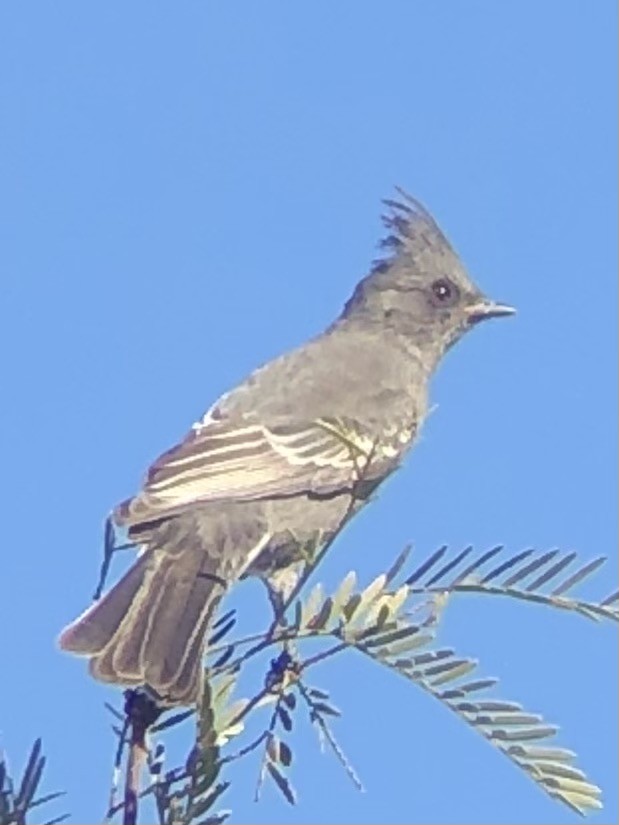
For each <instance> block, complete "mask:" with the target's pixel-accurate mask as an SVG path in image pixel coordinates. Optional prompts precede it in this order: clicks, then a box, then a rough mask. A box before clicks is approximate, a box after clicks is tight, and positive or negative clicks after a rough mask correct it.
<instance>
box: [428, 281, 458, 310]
mask: <svg viewBox="0 0 619 825" xmlns="http://www.w3.org/2000/svg"><path fill="white" fill-rule="evenodd" d="M458 294H459V293H458V287H457V286H456V285H455V284H453V283H452V282H451V281H448V280H447V278H439V279H438V281H434V283H433V284H432V297H433V298H434V303H436V304H437V305H440V306H443V307H445V306H452V305H453V304H455V302H456V301H457V300H458Z"/></svg>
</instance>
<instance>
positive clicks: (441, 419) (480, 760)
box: [0, 0, 618, 823]
mask: <svg viewBox="0 0 619 825" xmlns="http://www.w3.org/2000/svg"><path fill="white" fill-rule="evenodd" d="M615 5H616V4H615V3H613V2H611V1H610V0H597V1H596V2H589V3H586V2H583V1H582V0H578V1H576V0H554V2H553V1H551V0H546V2H543V3H540V2H533V0H528V2H524V0H519V2H515V1H514V2H501V3H498V2H495V0H485V2H482V1H481V0H468V2H466V3H458V2H451V3H428V2H418V1H417V0H399V1H398V0H389V1H388V2H383V3H371V2H364V1H363V0H354V2H353V0H341V2H338V3H332V2H324V0H314V2H312V3H290V2H284V1H283V0H280V2H267V1H266V0H265V1H264V2H260V3H256V2H249V0H246V1H245V2H236V3H207V2H193V0H192V1H191V2H186V3H174V4H169V3H159V2H140V1H139V0H136V2H133V3H129V4H127V3H121V2H118V0H107V2H105V3H83V2H78V0H63V2H60V3H42V2H38V3H37V2H27V0H20V2H17V1H16V0H13V2H10V0H5V2H3V3H2V4H1V5H0V107H1V108H0V112H1V114H0V210H1V212H2V215H1V218H0V234H1V239H0V261H1V263H0V267H1V273H2V274H1V279H2V325H1V330H0V336H1V346H2V384H3V401H2V427H1V429H0V432H1V436H2V442H3V444H2V456H3V467H4V471H3V476H4V484H3V502H4V508H3V511H4V518H3V537H2V551H1V552H2V562H1V566H0V626H1V627H2V665H1V667H2V674H3V675H2V678H1V703H0V737H1V738H0V743H1V745H2V747H5V748H6V749H7V751H8V753H9V755H10V757H11V761H12V764H13V765H14V766H15V768H16V769H21V765H22V764H23V760H24V758H25V756H26V753H27V749H28V748H29V746H30V743H31V740H32V739H33V738H34V737H35V736H38V735H41V736H43V739H44V745H45V749H46V752H47V754H48V755H49V766H48V769H47V779H46V782H45V790H47V791H51V790H55V789H57V788H65V789H66V790H67V791H68V793H69V796H68V800H67V802H66V806H65V807H67V808H68V809H69V810H70V811H71V812H72V815H73V821H76V822H77V821H90V822H93V821H100V820H101V816H102V812H103V810H104V807H105V803H106V796H107V787H108V782H109V776H110V771H111V761H112V753H113V747H114V744H113V738H112V735H111V733H110V731H109V726H108V718H107V717H106V714H105V712H104V710H103V706H102V705H103V702H104V700H109V701H115V699H116V698H117V693H116V692H115V691H114V690H113V689H107V688H105V687H102V686H100V685H97V684H95V683H93V682H92V681H91V680H90V679H89V678H88V677H87V675H86V672H85V667H84V664H83V662H81V661H79V660H75V659H72V658H70V657H68V656H65V655H62V654H60V653H59V652H57V650H56V649H55V644H54V640H55V637H56V635H57V632H58V631H59V629H60V628H61V627H62V626H63V624H64V623H66V622H67V621H68V620H69V619H71V618H72V617H73V616H74V615H75V614H76V613H77V612H79V611H81V610H82V609H83V608H84V607H85V606H86V605H87V603H88V600H89V598H90V596H91V593H92V590H93V586H94V582H95V579H96V574H97V570H98V565H99V560H100V555H99V554H100V539H101V527H102V521H103V518H104V517H105V515H106V513H107V512H108V510H109V508H110V507H111V506H112V505H113V504H114V503H116V502H117V501H118V500H120V499H121V498H123V497H125V496H126V495H128V494H130V493H131V492H132V491H134V490H135V488H136V486H137V484H138V482H139V480H140V478H141V475H142V473H143V471H144V469H145V467H146V466H147V464H148V463H149V462H150V460H151V459H153V458H154V457H155V456H156V455H157V454H158V453H159V452H161V451H162V450H163V449H165V448H167V447H168V446H170V445H171V444H172V443H174V441H175V440H176V439H177V438H179V437H180V436H181V435H182V434H183V433H184V432H185V431H186V429H187V428H188V427H189V425H190V424H191V422H192V421H194V420H195V419H196V418H197V417H198V416H199V415H200V414H201V413H202V412H203V410H204V409H205V408H206V407H207V406H209V404H210V403H211V402H212V401H213V400H214V399H215V398H216V397H217V396H218V395H219V394H220V393H221V392H222V391H223V390H225V389H227V388H229V387H230V386H231V385H233V384H234V383H236V382H237V381H238V380H239V379H240V378H241V377H243V376H244V375H245V374H246V373H247V372H248V371H249V370H250V369H251V368H253V367H254V366H256V365H257V364H259V363H260V362H262V361H264V360H266V359H268V358H270V357H272V356H273V355H275V354H277V353H279V352H280V351H282V350H285V349H287V348H289V347H291V346H293V345H295V344H297V343H299V342H301V341H303V340H304V339H305V338H306V337H307V336H309V335H311V334H313V333H314V332H316V331H318V330H320V329H321V328H322V327H324V326H325V325H326V324H327V323H328V322H329V321H330V320H331V319H332V318H333V317H334V315H335V314H336V313H337V312H339V310H340V308H341V306H342V304H343V302H344V300H345V299H346V297H347V295H348V293H349V292H350V290H351V288H352V286H353V285H354V284H355V282H356V281H357V280H358V278H360V277H361V276H362V275H364V274H365V272H366V271H367V268H368V265H369V262H370V260H371V258H372V257H373V255H374V252H375V243H376V241H377V239H378V237H379V236H380V234H381V231H382V230H381V227H380V224H379V220H378V215H379V212H380V204H379V201H380V198H381V197H384V196H388V195H390V194H391V193H392V185H393V184H394V183H399V184H401V185H403V186H405V187H406V188H408V189H409V190H411V191H412V192H413V193H415V194H416V195H418V196H419V197H420V198H422V199H423V200H424V201H425V202H426V203H427V204H428V205H429V206H430V207H431V209H432V210H433V211H434V212H435V214H436V216H437V217H438V219H439V220H440V222H441V224H442V225H443V226H444V228H445V229H446V231H447V233H448V235H449V236H450V238H451V239H452V241H453V242H454V244H455V246H456V247H457V249H458V250H459V251H460V253H461V254H462V256H463V257H464V259H465V261H466V262H467V264H468V266H469V268H470V270H471V272H472V274H473V276H474V277H475V278H476V279H477V281H478V282H479V283H480V285H482V286H483V287H484V288H485V289H486V291H487V292H488V293H489V294H490V295H492V296H493V297H496V298H498V299H502V300H506V301H510V302H512V303H513V304H515V305H516V306H517V307H518V309H519V315H518V316H517V318H516V319H513V320H510V321H501V322H499V321H497V322H495V323H493V324H488V325H486V326H484V327H483V328H481V329H479V330H477V331H476V332H475V333H474V334H471V335H470V336H469V337H468V338H467V339H466V340H465V341H464V342H463V343H461V344H460V345H458V347H457V348H455V349H454V350H453V351H452V352H451V353H450V354H449V356H448V358H447V359H446V362H445V364H444V366H443V368H442V369H441V371H440V374H439V375H438V376H437V378H436V380H435V382H434V386H433V401H434V402H435V403H436V404H437V405H438V409H437V410H436V412H435V413H434V414H433V415H432V416H431V419H430V420H429V422H428V426H427V428H426V429H425V431H424V437H423V440H422V442H421V443H420V444H419V446H418V448H417V449H416V451H415V453H414V455H413V456H412V460H410V461H409V463H408V465H407V468H406V469H405V470H404V471H403V472H401V473H399V474H397V477H396V478H394V479H393V480H392V481H391V482H390V483H389V484H388V485H387V486H386V487H385V488H384V490H383V492H382V494H381V496H380V499H379V501H378V502H377V503H376V504H375V505H373V506H372V507H371V508H369V509H368V510H367V511H366V512H365V513H364V514H363V515H362V517H361V518H360V519H359V521H358V522H357V523H356V524H355V525H353V526H352V528H351V529H350V530H349V532H347V534H346V536H345V537H344V538H343V539H342V540H341V541H340V542H339V544H338V545H337V546H336V547H335V548H334V549H333V551H332V553H331V555H330V557H329V559H328V560H327V561H326V563H325V566H324V570H323V572H322V574H321V577H320V578H322V579H323V580H324V581H326V582H327V583H328V584H334V583H335V582H336V581H337V580H338V579H339V578H341V577H342V576H343V574H344V573H345V572H346V571H347V570H348V569H350V568H351V567H354V568H356V569H357V570H358V571H359V574H360V576H361V577H362V579H364V580H369V579H370V577H373V575H374V574H376V573H378V572H380V571H381V570H382V569H383V568H384V567H385V566H386V565H387V564H388V562H389V561H390V560H391V559H392V557H393V556H394V555H395V553H396V552H397V551H398V550H399V549H400V548H401V547H402V546H403V545H404V544H405V543H406V542H408V541H413V542H414V544H415V547H416V553H417V555H418V557H419V558H421V557H422V556H423V554H425V553H428V552H430V551H431V550H433V549H434V548H435V547H436V546H438V545H439V544H442V543H443V542H447V543H449V544H453V545H454V546H455V547H460V546H463V545H464V544H467V543H473V544H475V545H476V546H478V547H479V548H480V549H484V548H486V547H488V546H490V545H492V544H495V543H499V542H503V543H505V544H506V545H508V547H509V548H510V549H512V550H513V551H517V550H520V549H523V548H526V547H529V546H538V547H540V548H544V549H546V548H551V547H555V546H557V547H561V548H564V549H566V550H569V549H576V550H578V551H579V552H580V553H581V554H582V557H583V558H584V559H588V558H593V557H594V556H596V555H599V554H600V553H608V554H610V555H611V556H613V557H614V555H615V551H616V546H617V531H616V526H617V525H616V515H615V513H616V509H615V508H616V504H615V502H616V496H617V473H616V453H617V449H616V448H617V437H616V426H615V421H616V417H617V383H616V367H617V356H616V345H617V318H616V305H617V275H616V270H617V259H616V240H615V238H616V235H615V226H616V221H617V197H616V177H617V165H616V159H615V144H616V139H617V110H616V105H615V97H616V92H617V88H616V81H615V66H616V57H617V55H616V43H615V30H616V9H615ZM616 579H617V564H616V561H615V559H614V558H613V560H612V561H611V562H610V564H609V565H608V567H607V568H605V569H604V571H603V572H602V573H601V574H600V576H599V580H598V582H597V589H596V588H595V586H593V587H592V589H591V590H590V591H588V592H590V594H591V595H595V594H597V595H599V596H602V595H606V594H607V593H609V592H610V591H611V590H612V589H613V588H614V587H615V582H616ZM236 603H237V605H238V606H240V607H241V609H243V608H245V609H246V615H247V611H250V612H251V616H250V618H246V619H245V620H244V621H245V622H246V623H249V624H251V622H252V621H255V622H258V621H263V616H264V617H266V615H267V613H266V611H267V607H266V604H265V600H264V598H263V595H262V593H261V592H260V591H259V589H258V586H257V585H252V584H247V585H243V586H242V588H241V589H240V592H239V594H238V596H237V601H236ZM252 617H255V618H252ZM442 640H443V641H445V643H450V644H453V645H454V646H455V647H456V649H457V650H458V651H460V652H462V653H463V654H468V655H473V656H478V657H479V658H480V659H481V662H482V666H481V668H482V671H483V672H484V673H485V674H488V675H497V676H500V677H502V687H501V694H502V695H503V696H504V697H505V698H509V699H514V700H518V701H521V702H523V703H524V704H525V705H526V706H527V707H528V708H530V709H531V710H533V711H537V712H541V713H543V714H544V715H545V716H546V717H547V718H548V719H549V720H550V721H558V722H560V723H561V725H562V733H561V744H563V745H564V746H565V747H569V748H573V749H575V750H576V751H578V753H579V754H580V764H581V765H582V767H583V768H584V769H585V770H586V771H587V772H588V774H589V775H590V777H591V778H592V779H593V780H595V781H597V782H598V783H599V784H600V785H601V786H602V787H603V789H604V791H605V799H606V805H607V808H606V811H605V812H603V813H601V814H600V815H598V816H595V817H593V818H592V820H591V821H592V822H599V823H601V822H608V821H611V820H613V821H616V819H617V815H618V813H617V773H618V767H617V700H616V695H617V648H616V631H615V628H613V627H610V626H599V627H598V626H595V625H594V624H592V623H588V622H586V621H585V620H584V619H579V618H577V617H573V616H569V615H565V614H557V615H555V614H554V613H553V612H552V611H550V610H548V609H544V608H536V607H535V606H523V605H521V604H514V605H511V604H506V603H502V602H499V601H493V600H490V599H486V600H475V599H468V600H466V599H464V598H462V599H460V600H459V601H458V602H457V603H456V604H454V606H453V607H452V608H451V609H450V611H449V612H448V615H447V618H446V622H445V626H444V628H443V631H442ZM316 681H317V682H318V683H319V684H320V685H322V686H324V687H327V688H328V689H330V690H332V692H333V696H334V700H335V701H336V702H337V703H338V704H339V705H340V706H342V707H343V709H344V710H345V715H344V717H343V719H342V720H341V721H339V722H338V723H337V724H336V729H337V733H338V736H339V739H340V742H341V744H342V746H343V747H344V748H345V750H346V751H347V753H348V754H349V756H350V757H351V759H352V761H353V762H354V764H355V766H356V768H357V770H358V772H359V773H360V775H361V777H362V778H363V780H364V782H365V785H366V787H367V792H366V793H365V794H363V795H360V794H358V793H357V792H356V791H355V790H354V788H353V787H352V786H351V785H350V784H349V782H348V780H347V779H346V777H345V776H344V774H343V773H342V772H341V770H340V769H339V767H338V766H337V764H336V763H335V762H334V760H333V759H332V757H331V756H330V755H328V754H327V755H321V754H320V753H319V751H318V747H317V744H316V742H315V741H314V739H313V735H312V734H311V732H309V733H308V732H307V731H305V730H302V731H300V733H299V738H298V740H297V742H298V745H297V751H298V752H297V757H298V759H297V765H296V770H295V771H294V772H293V779H294V781H295V784H296V786H297V789H298V791H299V794H300V802H299V806H298V808H297V809H296V810H295V811H291V810H289V809H288V808H287V806H286V803H285V802H284V801H283V800H281V799H280V797H279V795H278V794H277V793H276V792H275V791H274V790H273V789H272V788H267V790H266V792H265V794H264V799H263V801H262V803H260V804H258V805H255V804H254V803H253V802H252V801H251V798H252V795H253V784H254V779H255V772H256V763H255V761H251V760H248V762H247V763H245V764H243V765H241V766H239V767H238V768H236V769H235V771H234V772H233V773H232V776H233V778H234V779H235V792H234V794H229V795H228V798H227V800H226V802H227V803H229V804H230V805H232V807H233V808H234V816H233V821H235V822H243V821H245V822H265V823H266V822H287V821H290V820H293V821H298V822H341V823H349V822H364V823H370V822H379V821H381V822H382V821H387V822H408V821H416V822H436V823H441V822H460V823H462V822H471V823H472V822H476V823H496V822H501V823H514V822H519V823H524V822H527V823H540V822H545V823H556V822H559V821H560V822H565V823H567V822H574V821H576V819H577V818H576V817H575V816H573V815H571V814H570V812H569V811H564V810H563V809H562V808H561V807H560V806H559V805H558V804H557V803H553V802H552V801H551V800H550V799H548V798H546V797H545V795H543V794H542V793H541V792H540V791H539V790H538V789H537V788H536V787H534V786H533V785H532V784H531V783H529V782H528V781H527V780H526V779H525V778H524V776H523V775H521V773H520V772H518V771H517V770H516V769H514V768H513V767H512V766H511V765H510V764H509V763H508V762H507V760H505V759H504V758H502V757H501V756H500V755H499V754H498V753H496V752H495V751H494V750H493V749H492V748H490V747H489V746H488V745H487V744H486V743H485V742H484V741H482V740H481V738H479V737H477V736H476V735H475V734H474V733H473V732H472V731H471V730H469V729H468V728H466V727H465V725H463V724H462V723H461V722H460V721H459V720H457V719H456V718H455V717H453V716H452V715H450V714H449V713H448V712H447V711H446V710H445V709H443V708H442V707H441V706H439V705H438V704H435V703H433V702H432V701H431V700H430V699H428V698H427V697H426V696H425V695H423V694H422V693H421V692H420V691H418V690H416V689H415V687H414V686H412V685H409V684H407V683H405V682H404V681H403V680H398V679H397V678H396V677H392V676H390V675H389V674H386V673H383V672H382V671H380V670H379V669H378V668H374V667H371V666H370V664H368V663H366V662H363V661H360V660H359V659H358V658H355V657H354V656H351V657H348V658H345V659H342V660H341V661H340V662H335V661H334V662H333V663H332V664H331V665H325V666H324V667H323V669H322V671H317V672H316ZM188 732H189V731H188ZM224 804H225V803H224ZM51 814H52V811H50V815H51Z"/></svg>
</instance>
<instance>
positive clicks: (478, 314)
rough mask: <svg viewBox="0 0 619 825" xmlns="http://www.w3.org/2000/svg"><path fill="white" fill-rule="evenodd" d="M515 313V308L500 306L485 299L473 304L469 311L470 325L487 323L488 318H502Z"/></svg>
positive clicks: (506, 305)
mask: <svg viewBox="0 0 619 825" xmlns="http://www.w3.org/2000/svg"><path fill="white" fill-rule="evenodd" d="M515 312H516V310H515V309H514V307H511V306H509V304H500V303H497V302H495V301H490V300H488V299H484V300H481V301H478V302H477V303H475V304H471V305H470V306H469V307H468V309H467V316H468V321H469V324H477V323H479V321H485V320H487V319H488V318H502V317H503V316H507V315H513V314H514V313H515Z"/></svg>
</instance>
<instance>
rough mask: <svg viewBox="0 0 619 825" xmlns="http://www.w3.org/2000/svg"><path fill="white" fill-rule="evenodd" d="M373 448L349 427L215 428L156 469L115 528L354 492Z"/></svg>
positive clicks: (120, 512)
mask: <svg viewBox="0 0 619 825" xmlns="http://www.w3.org/2000/svg"><path fill="white" fill-rule="evenodd" d="M371 448H372V440H371V439H370V438H369V436H368V435H367V434H366V433H364V432H363V430H362V428H361V427H360V425H359V424H358V423H357V422H354V421H351V420H349V419H334V418H321V419H317V420H315V421H308V422H304V423H300V424H298V425H290V424H286V425H271V426H266V425H264V424H260V423H247V422H246V421H241V422H238V421H230V420H227V419H225V418H219V419H217V420H211V421H209V423H208V424H206V425H205V426H203V427H200V428H198V429H193V430H192V431H190V433H189V434H188V435H187V437H186V438H185V439H184V440H183V441H182V442H181V443H180V444H178V445H177V446H176V447H173V448H172V449H171V450H168V451H167V452H165V453H164V454H163V455H161V456H160V457H159V458H158V459H157V460H156V461H155V462H154V464H153V465H152V466H151V468H150V469H149V471H148V473H147V476H146V480H145V482H144V486H143V489H142V491H141V492H140V493H139V494H138V495H137V496H135V497H134V498H132V499H129V500H128V501H125V502H123V503H122V504H120V505H119V506H118V507H117V508H116V510H115V513H114V516H115V520H116V522H117V523H118V524H122V525H126V526H131V525H136V524H140V523H143V522H148V521H154V520H157V519H160V518H163V517H165V516H167V515H171V514H173V513H177V512H180V511H182V510H184V509H186V508H187V507H188V506H191V505H192V504H196V503H198V502H213V501H240V500H250V499H260V498H265V497H273V496H276V497H286V496H292V495H295V494H299V493H302V492H307V493H314V494H321V493H322V494H331V493H333V492H335V491H337V490H340V489H341V490H342V491H346V490H350V489H352V486H353V485H354V483H355V481H356V480H357V479H358V477H359V458H360V457H363V456H369V454H370V450H371Z"/></svg>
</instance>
